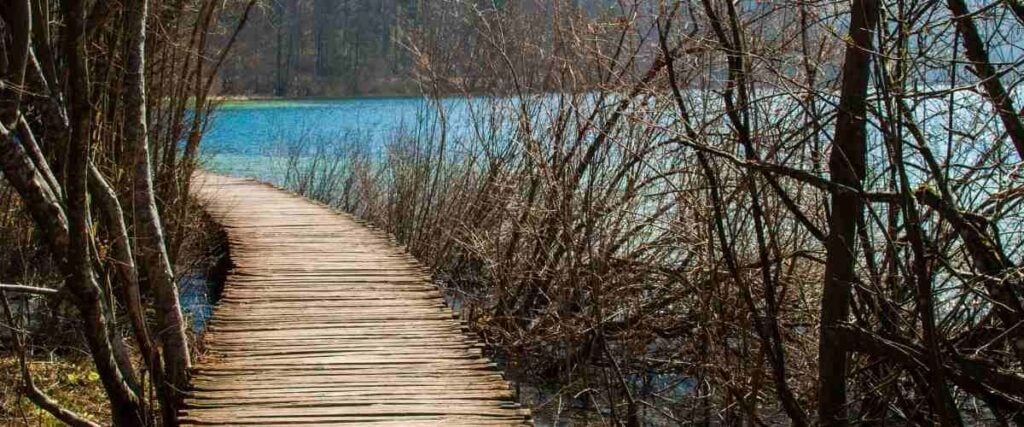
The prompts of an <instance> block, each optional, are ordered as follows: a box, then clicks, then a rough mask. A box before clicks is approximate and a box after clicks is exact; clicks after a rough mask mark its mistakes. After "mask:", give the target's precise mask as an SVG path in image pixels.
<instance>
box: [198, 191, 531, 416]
mask: <svg viewBox="0 0 1024 427" xmlns="http://www.w3.org/2000/svg"><path fill="white" fill-rule="evenodd" d="M196 181H197V186H198V187H199V195H200V198H201V199H203V200H204V201H205V203H206V206H207V209H208V211H209V213H210V214H211V215H212V216H213V217H214V219H215V220H217V221H218V222H220V223H221V224H222V225H223V226H224V227H225V229H226V230H227V234H228V238H229V241H230V248H231V259H232V261H233V263H234V265H235V266H234V269H233V271H232V272H231V275H230V276H229V277H228V280H227V283H226V285H225V288H224V292H223V297H222V299H221V301H220V303H219V304H218V306H217V307H216V309H215V311H214V315H213V320H212V322H211V323H210V325H209V326H208V329H207V332H206V337H205V343H206V348H207V349H208V351H207V353H206V354H205V355H204V356H203V357H202V359H201V360H200V362H199V363H198V365H197V367H196V370H195V374H194V380H193V385H194V390H193V392H192V395H191V397H190V398H189V399H188V400H187V402H186V409H185V410H184V411H183V414H182V415H183V417H184V420H185V423H186V424H197V425H198V424H218V425H244V424H251V425H275V424H276V425H295V424H303V425H333V424H346V423H347V424H359V425H362V424H368V425H402V426H406V425H474V426H475V425H520V424H528V423H529V422H530V418H529V417H530V415H529V412H528V411H527V410H524V409H520V408H519V407H518V405H516V404H515V403H514V401H513V399H512V394H511V391H510V390H509V386H508V383H506V382H505V381H504V380H503V379H502V377H501V375H500V373H499V372H498V371H497V370H496V369H495V367H494V365H493V364H492V363H490V362H489V361H488V360H487V359H486V358H484V357H483V356H482V355H481V351H480V350H481V345H480V344H479V343H478V342H477V341H475V340H474V339H473V338H471V337H470V336H469V335H467V334H466V332H465V330H464V328H463V326H462V325H461V324H460V322H459V321H458V320H456V319H455V318H454V317H453V314H452V312H451V311H450V310H449V309H447V308H446V307H445V305H444V300H443V299H442V296H441V293H440V291H439V290H438V289H437V288H436V286H434V285H433V284H432V283H431V282H430V281H429V277H428V275H427V273H426V272H425V271H424V270H423V268H422V267H421V266H420V265H419V264H417V262H416V260H415V259H413V258H412V257H411V256H409V255H407V254H406V253H405V252H404V251H403V250H402V249H401V248H400V247H398V246H397V245H395V244H393V243H391V242H389V240H388V239H387V237H386V236H385V235H384V234H383V233H381V232H378V231H374V230H373V229H371V228H370V227H368V226H365V225H363V224H361V223H359V222H358V221H356V220H354V219H353V218H352V217H350V216H347V215H345V214H340V213H337V212H334V211H332V210H330V209H328V208H326V207H324V206H323V205H319V204H316V203H313V202H310V201H308V200H306V199H304V198H302V197H299V196H297V195H294V194H290V193H287V192H285V191H282V190H278V189H275V188H273V187H271V186H269V185H266V184H260V183H257V182H255V181H252V180H246V179H238V178H228V177H223V176H218V175H209V174H203V175H200V176H198V177H197V179H196Z"/></svg>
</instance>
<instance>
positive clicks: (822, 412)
mask: <svg viewBox="0 0 1024 427" xmlns="http://www.w3.org/2000/svg"><path fill="white" fill-rule="evenodd" d="M877 23H878V2H877V0H853V2H852V4H851V5H850V34H849V39H850V40H851V42H850V43H849V44H848V45H847V46H846V58H845V62H844V65H843V83H842V92H841V94H840V99H839V112H838V116H837V118H836V131H835V135H836V136H835V140H834V141H833V144H832V153H831V154H830V156H829V164H828V166H829V171H830V172H831V175H832V180H833V181H834V182H836V183H838V184H841V185H845V186H847V187H849V188H852V189H855V190H857V191H856V192H860V190H862V189H863V181H864V175H865V173H866V167H865V155H866V152H867V135H866V132H865V121H866V114H867V108H866V107H867V106H866V102H865V98H866V97H867V88H868V80H869V76H870V67H871V49H872V39H871V37H872V32H873V30H874V29H875V26H876V24H877ZM863 210H864V203H863V201H862V199H861V196H860V195H858V194H856V193H855V192H838V193H833V195H832V211H831V212H832V215H831V216H830V217H829V233H828V238H827V239H826V241H825V250H826V252H827V257H826V260H825V278H824V290H823V292H822V299H821V338H820V340H819V343H818V345H819V346H818V418H819V419H818V422H819V423H821V424H823V425H846V423H847V415H846V370H847V369H846V367H847V362H848V359H847V355H846V348H845V347H844V346H843V345H842V342H843V340H842V337H841V336H840V334H839V331H838V330H837V326H839V325H840V324H841V323H842V322H845V321H846V318H847V316H848V315H849V311H850V307H849V306H850V291H851V288H852V286H851V284H852V282H853V281H854V279H855V275H856V273H855V272H854V267H855V265H854V264H855V260H854V254H855V251H856V242H855V239H856V236H857V226H858V223H859V222H860V220H859V219H860V217H861V215H862V214H863Z"/></svg>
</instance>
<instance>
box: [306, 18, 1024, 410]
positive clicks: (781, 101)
mask: <svg viewBox="0 0 1024 427" xmlns="http://www.w3.org/2000/svg"><path fill="white" fill-rule="evenodd" d="M540 3H543V5H542V6H537V7H538V8H541V9H543V10H545V11H546V12H547V13H550V15H549V16H551V20H550V22H549V24H550V27H547V28H550V31H524V30H523V29H521V28H518V27H516V25H519V24H517V23H521V22H523V21H517V20H516V19H514V17H515V16H516V14H517V13H527V12H524V10H527V9H517V8H516V7H513V6H508V7H506V8H485V7H482V6H480V5H479V4H478V2H444V5H443V6H442V7H438V8H437V9H436V13H439V14H444V13H451V14H450V15H447V16H448V17H449V19H457V20H464V21H465V22H470V23H471V24H472V25H473V27H474V28H475V29H476V30H475V32H472V33H471V34H466V35H464V36H463V37H465V39H458V38H455V39H453V38H454V36H453V35H452V34H431V33H429V32H422V33H417V34H415V35H414V37H413V39H412V40H410V45H411V46H412V49H413V52H414V53H415V54H417V55H419V63H420V64H421V67H422V68H421V70H420V75H421V76H423V77H424V79H425V87H427V88H428V89H436V90H438V91H439V92H444V90H447V89H448V88H450V86H451V85H459V84H464V85H465V86H464V87H465V88H466V89H467V92H466V95H467V96H468V97H470V100H469V101H466V103H465V110H466V111H462V112H459V113H457V114H456V113H453V112H452V109H448V108H443V107H444V105H445V104H444V103H443V102H441V101H437V102H436V105H435V111H436V114H437V115H436V117H437V119H436V122H433V123H429V124H427V125H426V126H423V127H422V128H423V129H426V130H425V131H424V130H420V131H417V132H411V133H407V134H406V135H403V136H400V137H398V138H395V139H394V140H393V141H392V142H390V143H388V144H386V146H385V147H384V148H383V149H382V150H381V152H380V153H378V154H377V155H373V154H371V153H365V152H359V153H351V152H341V153H323V154H322V156H323V158H324V159H325V160H326V163H324V164H323V165H321V166H315V165H314V164H313V163H306V164H305V166H304V167H305V169H302V168H299V169H302V170H304V172H302V173H300V174H298V175H293V176H295V177H299V176H301V177H302V178H301V179H298V180H297V181H295V182H293V185H296V188H301V189H304V191H307V192H309V191H312V190H310V188H318V189H320V190H316V191H314V193H316V197H318V198H321V199H324V200H329V201H331V202H333V203H335V204H336V205H337V206H340V207H342V208H344V209H346V210H348V211H351V212H355V213H356V214H358V215H359V216H361V217H363V218H366V219H368V220H370V221H372V222H374V223H376V224H378V225H379V226H381V227H383V228H385V229H387V230H388V231H390V232H391V233H393V234H394V235H395V236H396V237H397V238H398V239H399V240H400V241H402V242H404V243H406V244H407V245H408V247H409V248H410V250H411V251H412V252H413V253H414V254H415V255H416V256H417V257H419V258H420V259H421V260H423V261H425V262H427V263H428V264H430V265H432V266H433V267H434V268H435V270H436V271H437V273H438V275H437V276H438V278H440V279H441V280H442V281H443V282H444V284H445V285H446V286H447V287H448V288H449V290H450V291H451V293H452V294H453V295H456V300H457V303H458V304H460V307H461V310H462V312H463V313H464V314H466V315H467V316H468V318H469V319H470V321H471V324H472V325H473V327H474V328H476V330H477V331H479V332H480V333H481V334H482V335H483V336H484V338H485V339H486V340H487V342H488V343H489V344H491V345H492V347H493V348H495V349H496V351H497V352H498V353H499V355H500V357H501V358H502V359H503V360H504V361H505V363H506V364H507V369H508V370H509V371H510V372H512V376H513V378H516V379H517V381H520V382H521V383H522V384H524V385H526V386H528V387H529V390H535V391H537V393H533V392H531V393H528V394H529V395H528V396H527V395H525V394H524V396H523V398H524V399H526V400H534V401H533V404H534V407H535V408H536V410H537V411H538V412H539V413H541V414H543V415H544V416H547V417H551V418H552V419H556V420H557V419H559V418H560V417H562V416H563V415H562V414H563V413H565V412H570V413H573V412H574V413H575V414H576V416H577V417H587V416H599V417H601V418H606V419H609V420H612V421H614V422H616V423H624V424H627V425H636V424H639V423H659V424H660V423H670V422H679V423H690V422H700V423H705V422H707V423H711V422H714V423H718V422H723V423H749V424H760V423H782V422H789V423H793V424H796V425H806V424H810V423H814V422H818V423H823V424H832V423H846V422H858V423H860V422H898V423H923V424H930V423H941V424H962V423H976V422H993V423H997V424H1006V423H1008V422H1010V421H1019V420H1020V413H1021V410H1022V409H1024V407H1022V406H1021V405H1022V404H1024V388H1021V386H1022V385H1024V375H1022V374H1024V373H1022V372H1021V359H1020V346H1019V344H1018V343H1019V342H1020V339H1022V337H1021V335H1020V334H1021V333H1022V330H1020V329H1019V325H1020V319H1021V317H1020V316H1022V315H1024V309H1022V308H1021V307H1022V305H1021V302H1020V286H1021V279H1020V278H1021V269H1020V267H1019V265H1020V263H1021V259H1020V256H1021V241H1022V240H1021V231H1022V228H1021V227H1022V223H1021V218H1020V217H1021V212H1022V210H1021V208H1020V203H1021V196H1022V194H1024V191H1022V187H1021V175H1020V167H1021V166H1020V165H1021V156H1022V153H1024V145H1022V144H1021V141H1024V133H1021V132H1022V131H1021V127H1020V120H1021V119H1020V116H1019V113H1018V110H1017V108H1019V106H1017V105H1015V104H1017V103H1019V102H1020V99H1019V96H1018V95H1017V94H1018V90H1017V86H1018V82H1019V81H1020V79H1021V73H1020V71H1019V69H1018V67H1017V63H1018V62H1019V55H1016V56H1014V54H1010V53H1009V52H1011V51H1012V52H1017V51H1018V50H1015V49H1017V48H1016V47H1015V46H1014V42H1013V41H1012V40H1015V37H1016V36H1017V35H1019V34H1020V31H1021V22H1022V19H1024V16H1022V15H1021V14H1020V13H1019V12H1020V10H1019V8H1017V9H1015V8H1014V7H1011V6H1010V5H1008V4H1004V3H999V2H996V3H991V4H986V5H971V8H972V9H975V10H974V11H973V12H972V11H970V10H967V6H966V5H965V4H963V3H962V2H960V1H959V0H951V1H949V2H948V3H945V4H943V3H935V2H915V1H896V2H875V1H874V0H854V1H853V2H852V3H851V4H849V5H847V4H845V3H844V4H836V3H827V2H781V3H780V2H771V3H767V2H762V3H733V2H717V1H711V0H707V1H702V2H695V3H685V2H635V3H633V2H624V3H623V4H621V5H619V6H617V7H616V8H614V9H610V10H609V11H608V13H607V14H600V13H598V14H595V13H588V12H585V11H582V10H579V9H576V8H574V6H573V4H574V3H572V2H550V3H549V2H540ZM528 10H533V9H528ZM452 11H454V12H452ZM454 45H459V46H469V48H468V49H466V50H457V49H450V47H451V46H454ZM452 52H466V55H467V56H468V58H462V59H461V61H463V62H459V61H453V60H450V59H446V58H447V57H446V56H444V55H451V54H452ZM1000 56H1004V57H1003V58H1000ZM464 61H476V62H475V66H476V67H477V69H478V70H486V72H485V73H484V74H486V75H487V76H489V77H493V80H492V83H493V84H485V83H483V82H482V81H481V80H479V79H477V80H475V81H474V83H473V85H472V86H469V85H468V83H467V81H466V79H465V78H464V77H465V75H464V74H463V73H460V72H459V70H453V69H451V68H448V67H445V66H444V65H445V64H452V63H465V62H464ZM582 76H587V78H583V77H582ZM438 82H445V84H439V83H438ZM551 82H554V85H553V86H552V83H551ZM552 87H554V88H555V89H554V90H553V91H551V92H545V91H544V90H547V89H551V88H552ZM481 91H483V92H484V94H486V95H492V96H480V95H481ZM460 126H461V127H460ZM332 156H335V157H332ZM327 159H330V160H327ZM339 162H340V163H339ZM321 163H323V162H322V161H321ZM311 168H319V172H313V170H312V169H311ZM325 180H326V181H330V182H322V181H325ZM299 183H301V184H299ZM570 409H575V411H569V410H570ZM815 412H817V415H816V414H815ZM588 414H589V415H588Z"/></svg>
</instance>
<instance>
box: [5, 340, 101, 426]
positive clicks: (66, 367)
mask: <svg viewBox="0 0 1024 427" xmlns="http://www.w3.org/2000/svg"><path fill="white" fill-rule="evenodd" d="M31 369H32V376H33V378H34V379H35V382H36V385H38V386H39V388H41V389H42V390H43V391H45V392H46V393H47V394H49V395H50V396H51V397H53V398H54V399H56V400H57V401H59V402H61V403H62V404H63V405H65V407H66V408H68V409H70V410H72V411H75V412H77V413H79V414H81V415H82V416H85V417H86V418H88V419H90V420H92V421H95V422H97V423H99V424H101V425H108V424H110V408H109V406H108V404H107V399H106V396H105V395H104V393H103V385H102V384H100V379H99V374H97V373H96V371H95V370H94V369H93V366H92V361H91V360H90V359H88V358H86V357H67V356H53V359H52V360H36V361H33V362H31ZM19 377H20V372H19V368H18V359H17V358H16V357H13V356H9V355H4V356H0V378H4V380H3V381H0V425H5V426H59V425H63V424H61V423H60V422H58V421H57V420H56V419H55V418H53V416H51V415H50V414H49V413H47V412H46V411H43V410H41V409H39V408H38V407H36V406H35V405H34V404H32V402H29V400H28V399H27V398H24V397H22V396H21V393H20V391H19V387H18V384H19V383H18V382H17V380H16V379H17V378H19Z"/></svg>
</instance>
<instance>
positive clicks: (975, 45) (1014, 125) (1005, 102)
mask: <svg viewBox="0 0 1024 427" xmlns="http://www.w3.org/2000/svg"><path fill="white" fill-rule="evenodd" d="M1010 3H1015V1H1011V2H1010ZM947 4H948V6H949V11H950V12H952V13H953V21H954V22H956V28H957V29H958V30H960V34H961V35H962V37H963V39H964V50H965V51H966V52H965V53H966V54H967V59H970V60H971V65H972V66H973V67H974V74H976V75H977V76H978V79H980V80H981V86H982V87H984V88H985V94H986V95H987V96H988V99H989V102H991V103H992V106H993V107H995V109H996V114H998V115H999V118H1000V119H1001V120H1002V121H1003V127H1005V128H1006V133H1007V134H1008V135H1009V136H1010V140H1011V141H1013V146H1014V147H1015V148H1016V149H1017V154H1018V155H1019V156H1020V157H1021V159H1024V123H1021V118H1020V116H1019V115H1018V113H1017V110H1016V109H1015V108H1014V106H1013V100H1012V99H1011V98H1010V94H1009V93H1007V92H1006V88H1005V87H1003V82H1002V81H1000V80H999V74H997V73H996V69H995V67H993V66H992V63H991V62H989V60H988V51H987V50H986V49H985V41H984V40H982V39H981V35H980V34H979V33H978V28H977V27H976V26H975V25H974V20H973V19H971V15H970V11H968V10H967V5H966V4H965V3H964V1H963V0H948V3H947Z"/></svg>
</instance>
